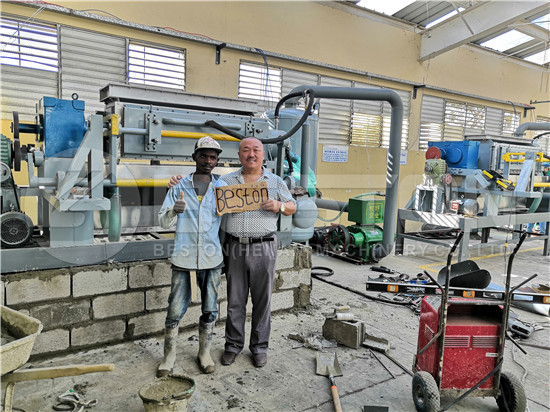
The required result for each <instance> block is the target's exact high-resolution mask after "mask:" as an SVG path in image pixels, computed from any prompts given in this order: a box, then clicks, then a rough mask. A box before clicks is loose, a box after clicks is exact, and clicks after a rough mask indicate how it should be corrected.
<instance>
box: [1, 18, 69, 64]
mask: <svg viewBox="0 0 550 412" xmlns="http://www.w3.org/2000/svg"><path fill="white" fill-rule="evenodd" d="M0 21H1V31H0V39H1V43H2V48H1V51H0V62H1V63H2V64H7V65H10V66H19V67H28V68H31V69H38V70H46V71H50V72H57V71H58V70H59V61H58V41H57V28H56V27H55V26H45V25H40V24H34V23H33V24H30V23H25V22H20V21H17V20H8V19H4V18H2V19H1V20H0Z"/></svg>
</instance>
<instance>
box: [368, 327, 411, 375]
mask: <svg viewBox="0 0 550 412" xmlns="http://www.w3.org/2000/svg"><path fill="white" fill-rule="evenodd" d="M363 346H365V347H366V348H369V349H374V350H376V351H378V352H381V353H383V354H384V355H385V356H386V358H388V359H389V360H391V361H392V362H393V363H395V364H396V365H397V366H399V367H400V368H401V369H402V370H403V371H404V372H405V373H408V374H409V375H411V376H413V373H412V372H411V371H410V370H409V369H407V368H406V367H405V366H403V364H401V363H400V362H398V361H397V360H396V359H395V358H394V357H393V356H390V355H388V350H389V349H390V343H389V342H388V340H387V339H385V338H382V337H379V336H374V335H371V334H369V333H365V338H364V340H363Z"/></svg>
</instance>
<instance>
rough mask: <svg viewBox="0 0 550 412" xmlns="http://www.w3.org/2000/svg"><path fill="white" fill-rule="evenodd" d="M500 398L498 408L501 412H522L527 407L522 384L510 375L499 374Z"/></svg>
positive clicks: (505, 373)
mask: <svg viewBox="0 0 550 412" xmlns="http://www.w3.org/2000/svg"><path fill="white" fill-rule="evenodd" d="M499 389H500V396H499V397H498V398H497V405H498V408H499V409H500V410H501V411H503V412H523V411H525V409H526V407H527V398H526V397H525V389H524V388H523V385H522V383H521V382H520V381H519V379H518V378H516V377H515V376H514V375H512V374H511V373H507V372H502V373H501V374H500V384H499Z"/></svg>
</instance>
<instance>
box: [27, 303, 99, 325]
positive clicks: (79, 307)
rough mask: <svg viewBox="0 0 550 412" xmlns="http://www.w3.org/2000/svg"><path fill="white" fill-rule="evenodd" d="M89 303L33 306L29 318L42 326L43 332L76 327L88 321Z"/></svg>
mask: <svg viewBox="0 0 550 412" xmlns="http://www.w3.org/2000/svg"><path fill="white" fill-rule="evenodd" d="M90 309H91V306H90V301H89V300H87V299H84V300H79V301H72V302H60V303H55V304H48V305H41V306H34V307H32V308H30V316H32V317H33V318H36V319H38V320H40V321H41V322H42V324H43V325H44V330H49V329H56V328H59V327H63V326H71V325H76V324H78V323H81V322H86V321H88V320H90Z"/></svg>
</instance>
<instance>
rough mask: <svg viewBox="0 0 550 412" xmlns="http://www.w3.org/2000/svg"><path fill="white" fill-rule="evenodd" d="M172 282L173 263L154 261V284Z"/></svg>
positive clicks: (161, 284) (164, 284) (163, 284)
mask: <svg viewBox="0 0 550 412" xmlns="http://www.w3.org/2000/svg"><path fill="white" fill-rule="evenodd" d="M171 283H172V265H171V263H170V262H168V261H158V262H153V286H166V285H170V284H171Z"/></svg>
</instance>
